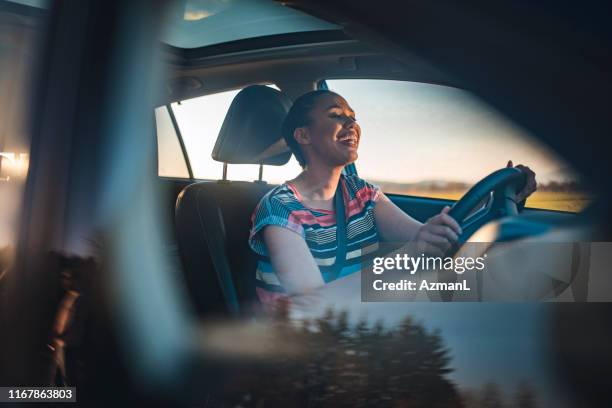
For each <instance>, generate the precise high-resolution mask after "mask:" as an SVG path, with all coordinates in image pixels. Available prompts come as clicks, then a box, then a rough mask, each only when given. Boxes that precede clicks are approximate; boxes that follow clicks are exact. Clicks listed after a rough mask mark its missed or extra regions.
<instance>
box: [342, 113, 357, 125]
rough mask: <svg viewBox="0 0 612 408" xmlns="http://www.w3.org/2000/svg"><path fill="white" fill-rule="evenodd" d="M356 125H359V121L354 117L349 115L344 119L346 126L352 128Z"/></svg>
mask: <svg viewBox="0 0 612 408" xmlns="http://www.w3.org/2000/svg"><path fill="white" fill-rule="evenodd" d="M355 124H357V120H356V119H353V118H352V117H350V116H348V115H347V116H346V117H345V119H344V126H346V127H350V126H355Z"/></svg>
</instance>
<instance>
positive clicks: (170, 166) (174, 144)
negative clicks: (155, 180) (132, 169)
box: [155, 106, 189, 178]
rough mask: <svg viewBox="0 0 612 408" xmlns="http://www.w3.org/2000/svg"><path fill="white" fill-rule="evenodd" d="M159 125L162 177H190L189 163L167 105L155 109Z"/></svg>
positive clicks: (156, 122)
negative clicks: (186, 161) (186, 160)
mask: <svg viewBox="0 0 612 408" xmlns="http://www.w3.org/2000/svg"><path fill="white" fill-rule="evenodd" d="M155 124H156V126H157V157H158V160H157V164H158V167H157V171H158V174H159V175H160V176H162V177H181V178H189V171H188V170H187V164H186V163H185V158H184V156H183V152H182V150H181V145H180V143H179V140H178V137H177V135H176V132H175V131H174V126H173V125H172V120H171V119H170V113H169V112H168V109H166V107H165V106H160V107H159V108H157V109H155Z"/></svg>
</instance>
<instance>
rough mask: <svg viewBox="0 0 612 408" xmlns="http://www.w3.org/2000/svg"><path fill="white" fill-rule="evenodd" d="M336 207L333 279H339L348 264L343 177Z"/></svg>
mask: <svg viewBox="0 0 612 408" xmlns="http://www.w3.org/2000/svg"><path fill="white" fill-rule="evenodd" d="M334 205H335V207H336V241H337V249H336V262H335V263H334V268H333V271H332V279H331V280H334V279H337V278H338V276H340V272H341V271H342V268H343V267H344V263H345V262H346V218H345V217H346V214H345V211H344V194H343V192H342V177H340V179H339V180H338V187H336V194H335V195H334Z"/></svg>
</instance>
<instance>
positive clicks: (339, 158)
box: [295, 92, 361, 167]
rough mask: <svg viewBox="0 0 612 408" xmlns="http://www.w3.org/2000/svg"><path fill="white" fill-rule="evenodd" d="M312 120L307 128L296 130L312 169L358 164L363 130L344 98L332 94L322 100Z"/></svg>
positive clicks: (320, 99) (315, 106)
mask: <svg viewBox="0 0 612 408" xmlns="http://www.w3.org/2000/svg"><path fill="white" fill-rule="evenodd" d="M309 117H310V121H309V124H308V125H307V126H304V127H301V128H298V129H296V130H295V139H296V140H297V142H298V143H299V144H300V146H301V149H302V151H303V152H304V153H305V155H306V156H307V159H306V161H307V162H308V163H309V164H310V165H312V164H314V163H316V162H319V163H321V164H324V165H327V166H332V167H337V166H345V165H347V164H349V163H352V162H354V161H355V160H357V148H358V147H359V141H360V139H361V128H360V127H359V124H357V122H356V118H355V112H354V111H353V109H351V107H350V106H349V104H348V103H347V102H346V100H344V98H342V97H341V96H340V95H337V94H334V93H331V92H330V93H327V94H325V95H322V96H320V97H319V98H318V99H317V101H316V103H315V104H314V106H313V108H312V110H311V111H310V114H309Z"/></svg>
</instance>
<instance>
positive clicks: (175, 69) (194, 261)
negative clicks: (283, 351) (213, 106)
mask: <svg viewBox="0 0 612 408" xmlns="http://www.w3.org/2000/svg"><path fill="white" fill-rule="evenodd" d="M279 44H280V46H278V45H279ZM167 52H168V53H169V54H170V57H169V59H170V60H171V61H172V63H171V67H172V69H171V71H170V73H169V76H170V79H168V84H169V85H168V87H167V88H168V94H167V95H165V97H166V99H163V100H160V104H163V105H168V104H169V103H173V102H177V101H180V100H184V99H189V98H194V97H198V96H203V95H207V94H212V93H217V92H222V91H225V90H228V89H243V90H242V91H241V92H240V93H238V95H237V96H236V97H235V99H234V101H233V102H232V104H231V106H230V108H229V110H228V112H227V114H226V116H225V120H224V122H223V125H222V127H221V130H220V132H219V135H218V137H217V140H216V143H215V147H214V149H213V151H212V152H211V154H212V158H213V160H215V161H218V162H221V163H223V164H224V166H230V167H231V166H232V164H256V165H260V166H261V167H260V168H261V172H260V175H261V174H263V178H262V179H260V180H254V181H252V182H246V181H231V180H227V179H225V172H224V173H223V174H220V175H219V176H220V179H219V180H207V181H198V180H185V179H172V178H160V180H159V183H160V184H162V185H163V189H164V191H166V192H167V198H166V199H165V202H166V204H165V205H166V208H173V209H174V208H175V211H176V213H175V218H174V219H175V230H176V237H175V239H176V243H177V245H178V253H179V255H180V258H181V263H182V267H183V272H184V273H185V277H186V287H187V288H188V290H189V292H190V294H191V296H192V300H193V302H194V305H195V308H196V311H197V313H198V314H199V315H201V316H205V315H206V314H207V313H228V312H229V313H230V314H232V315H237V314H239V310H240V304H249V303H252V302H250V301H253V300H254V275H253V273H252V271H253V270H254V269H255V264H256V256H255V254H254V253H253V252H252V251H251V250H250V248H249V247H248V244H247V240H248V232H249V228H250V217H251V214H252V211H253V209H254V208H255V206H256V204H257V203H258V202H259V200H260V199H261V197H263V195H264V194H265V193H266V192H267V191H269V190H270V189H271V188H273V187H274V185H272V184H268V183H266V181H265V174H266V171H265V167H266V166H282V165H284V164H285V163H287V161H288V160H289V157H290V154H289V151H288V148H287V147H286V145H285V143H284V141H283V140H282V137H281V136H280V132H279V131H278V130H277V129H280V124H281V123H282V119H283V117H284V113H286V111H287V110H288V108H289V107H290V104H291V99H294V98H295V97H297V96H299V95H301V94H303V93H305V92H308V91H311V90H314V89H317V88H319V89H321V87H322V86H325V80H326V79H333V78H370V79H393V80H400V81H413V82H424V83H433V84H441V85H447V86H454V87H457V86H458V84H457V83H454V82H453V81H452V80H451V79H449V78H448V77H446V76H444V75H443V74H442V73H441V72H440V71H439V70H436V69H435V68H434V67H432V66H431V65H429V64H427V63H425V62H424V61H422V60H420V59H418V58H416V57H415V58H414V60H413V61H410V62H409V63H406V62H405V61H403V62H400V61H397V60H395V59H394V58H392V57H391V56H388V55H385V54H382V53H377V52H375V51H372V50H370V49H368V48H367V47H366V46H365V45H363V44H361V43H359V42H358V41H356V40H353V39H350V38H348V37H347V36H345V35H344V34H343V33H342V32H341V31H339V30H326V31H323V32H310V33H290V34H281V35H276V36H271V37H264V38H256V39H250V40H239V41H235V42H229V43H226V44H220V45H213V46H208V47H202V48H200V49H197V50H189V52H185V51H184V50H183V51H182V52H181V50H177V49H173V48H170V49H168V50H167ZM266 83H273V84H275V85H277V86H278V88H279V89H280V91H276V90H273V89H271V88H269V87H266V86H263V85H256V84H266ZM273 129H276V131H275V130H273ZM176 130H178V127H177V128H176ZM177 134H180V130H178V132H177ZM350 167H351V168H347V171H349V172H354V171H358V168H357V169H355V168H354V166H350ZM357 167H358V164H357ZM484 176H485V175H483V177H484ZM488 191H489V190H487V192H488ZM389 197H390V199H391V200H392V201H393V202H394V203H395V204H396V205H398V206H399V207H400V208H401V209H402V210H404V211H405V212H406V213H408V214H410V215H411V216H413V217H414V218H416V219H418V220H419V221H425V220H427V219H428V218H429V217H431V216H433V215H435V214H437V213H439V212H440V211H441V209H442V208H443V207H444V206H445V205H449V204H450V205H452V204H453V202H452V201H450V200H444V199H433V198H424V197H411V196H406V195H400V194H389ZM481 198H482V197H481ZM478 201H481V199H479V200H478ZM472 207H474V205H473V204H472ZM471 209H472V208H468V210H471ZM491 213H492V212H491ZM464 215H465V214H464ZM489 215H491V214H489ZM506 215H512V214H506ZM514 215H515V216H514V217H506V218H505V219H504V221H503V223H502V224H501V227H500V229H499V232H498V236H497V237H495V239H496V240H498V241H507V240H511V239H518V238H524V237H526V236H535V235H539V234H543V233H545V232H547V231H550V230H551V229H553V228H558V227H563V225H567V224H571V223H572V221H573V220H574V219H575V218H576V215H575V214H573V213H568V212H562V211H547V210H541V209H526V210H525V211H524V212H521V214H520V215H518V214H517V213H516V211H515V212H514ZM463 218H464V217H463ZM499 218H502V214H495V215H494V216H491V217H489V218H488V221H493V220H494V219H499ZM486 221H487V220H483V221H482V222H481V223H479V224H478V225H477V226H474V228H472V229H471V233H473V232H475V231H476V229H477V228H476V227H478V226H482V225H483V224H484V223H485V222H486ZM210 237H215V238H214V239H212V238H210ZM217 237H220V238H217ZM202 271H214V273H202Z"/></svg>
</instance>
